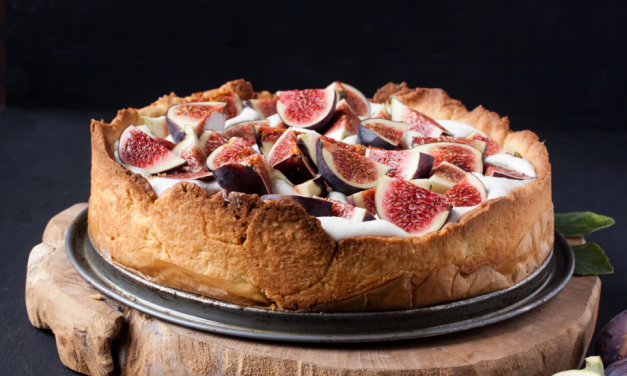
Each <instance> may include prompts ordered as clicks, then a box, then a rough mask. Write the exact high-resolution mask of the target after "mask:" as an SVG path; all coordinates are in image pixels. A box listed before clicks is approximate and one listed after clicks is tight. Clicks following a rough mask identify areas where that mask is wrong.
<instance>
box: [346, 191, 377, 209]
mask: <svg viewBox="0 0 627 376" xmlns="http://www.w3.org/2000/svg"><path fill="white" fill-rule="evenodd" d="M376 189H377V187H372V188H370V189H366V190H365V191H361V192H357V193H355V194H354V195H351V196H348V197H346V201H347V202H348V203H349V204H351V205H353V206H356V207H358V208H362V209H366V210H368V211H369V212H370V213H371V214H377V205H376V204H375V201H374V195H375V191H376Z"/></svg>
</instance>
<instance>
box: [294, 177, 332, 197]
mask: <svg viewBox="0 0 627 376" xmlns="http://www.w3.org/2000/svg"><path fill="white" fill-rule="evenodd" d="M294 189H295V190H296V192H298V194H300V195H301V196H307V197H313V196H322V195H323V194H326V193H327V187H326V185H325V183H324V179H323V178H322V176H320V175H318V176H316V177H315V178H313V179H311V180H307V181H306V182H304V183H302V184H299V185H297V186H295V187H294Z"/></svg>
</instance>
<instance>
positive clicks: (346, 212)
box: [325, 199, 376, 222]
mask: <svg viewBox="0 0 627 376" xmlns="http://www.w3.org/2000/svg"><path fill="white" fill-rule="evenodd" d="M325 200H329V199H325ZM329 201H332V202H333V208H332V211H331V215H332V216H333V217H340V218H346V219H350V220H351V221H355V222H366V221H374V220H375V219H376V218H375V217H374V215H372V214H371V213H370V212H368V210H366V209H364V208H360V207H357V206H353V205H349V204H345V203H343V202H340V201H336V200H329Z"/></svg>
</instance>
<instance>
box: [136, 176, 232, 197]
mask: <svg viewBox="0 0 627 376" xmlns="http://www.w3.org/2000/svg"><path fill="white" fill-rule="evenodd" d="M182 181H186V182H188V183H192V184H196V185H197V186H199V187H200V188H202V189H203V190H204V191H205V192H207V194H209V195H212V194H214V193H216V192H220V191H221V190H222V188H221V187H220V185H219V184H218V182H217V181H215V180H211V181H203V180H193V179H186V180H178V179H167V178H152V179H148V182H149V183H150V185H151V186H152V190H153V191H155V193H156V194H157V196H158V197H161V194H162V193H163V192H165V191H166V190H168V189H170V188H172V187H173V186H174V185H175V184H176V183H180V182H182Z"/></svg>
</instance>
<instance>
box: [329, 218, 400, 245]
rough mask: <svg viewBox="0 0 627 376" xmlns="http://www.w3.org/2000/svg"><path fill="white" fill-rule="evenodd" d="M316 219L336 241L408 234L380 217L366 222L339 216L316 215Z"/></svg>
mask: <svg viewBox="0 0 627 376" xmlns="http://www.w3.org/2000/svg"><path fill="white" fill-rule="evenodd" d="M318 219H319V220H320V224H321V225H322V228H323V229H324V231H326V232H327V234H329V235H331V237H332V238H333V240H335V241H336V242H339V241H340V240H342V239H346V238H359V237H362V236H402V237H407V236H410V235H409V234H408V233H407V232H405V231H404V230H402V229H400V228H399V227H398V226H396V225H394V224H392V223H390V222H388V221H384V220H381V219H377V220H374V221H368V222H355V221H351V220H350V219H346V218H340V217H318Z"/></svg>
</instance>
